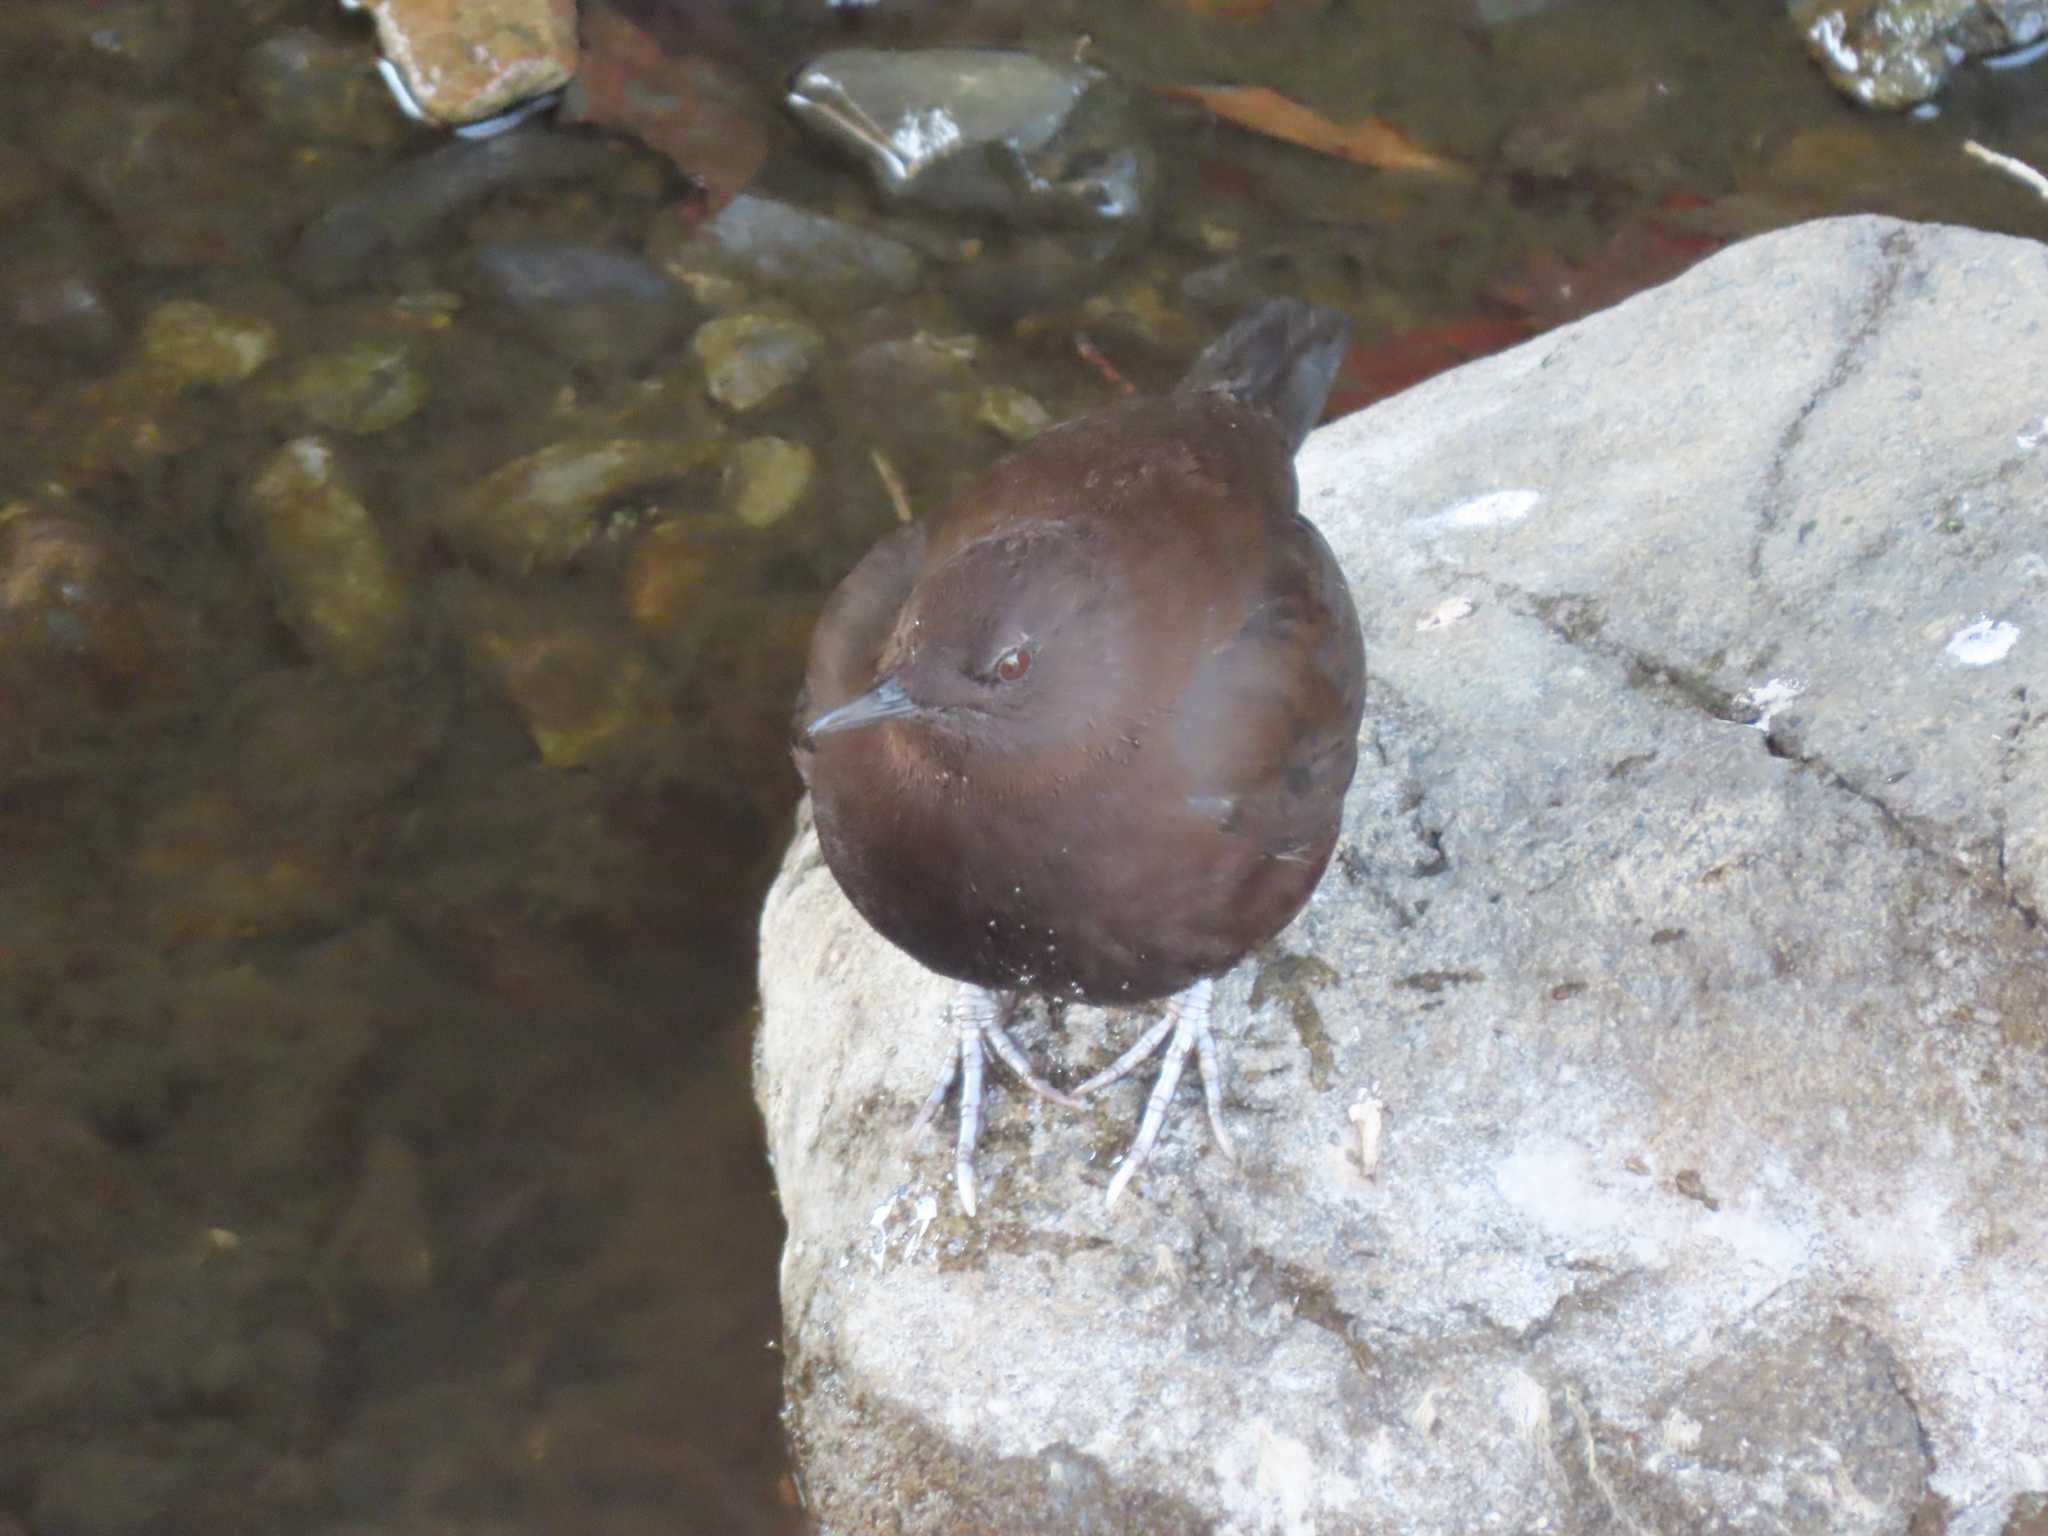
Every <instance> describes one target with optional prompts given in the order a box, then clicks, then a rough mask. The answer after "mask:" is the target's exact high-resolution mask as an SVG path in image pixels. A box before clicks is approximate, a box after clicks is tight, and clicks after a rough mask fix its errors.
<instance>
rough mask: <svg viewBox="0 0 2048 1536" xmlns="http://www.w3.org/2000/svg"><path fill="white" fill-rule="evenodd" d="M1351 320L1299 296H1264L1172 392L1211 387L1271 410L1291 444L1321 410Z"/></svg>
mask: <svg viewBox="0 0 2048 1536" xmlns="http://www.w3.org/2000/svg"><path fill="white" fill-rule="evenodd" d="M1350 335H1351V322H1350V321H1349V320H1347V319H1345V318H1344V316H1343V315H1341V314H1339V313H1338V312H1337V311H1336V310H1334V309H1323V308H1320V307H1319V306H1317V305H1314V304H1308V303H1304V302H1303V301H1302V300H1300V299H1267V300H1266V301H1265V302H1263V303H1261V304H1258V305H1256V306H1255V307H1253V308H1252V309H1249V310H1247V311H1246V312H1245V313H1244V314H1242V315H1240V316H1239V317H1238V319H1237V323H1236V324H1234V325H1232V326H1231V328H1230V329H1229V330H1227V331H1225V332H1224V333H1223V334H1222V335H1221V336H1219V337H1217V338H1216V340H1214V341H1213V342H1211V343H1210V344H1209V346H1208V348H1207V349H1206V350H1205V351H1204V352H1203V353H1202V355H1201V356H1200V357H1198V358H1196V359H1195V361H1194V365H1193V366H1192V367H1190V368H1189V369H1188V371H1187V375H1186V377H1184V378H1183V379H1182V380H1181V381H1180V383H1179V384H1178V385H1177V386H1175V388H1176V390H1178V391H1189V390H1203V389H1213V390H1218V391H1221V392H1222V393H1224V394H1226V395H1231V396H1233V397H1235V398H1236V399H1239V400H1242V401H1243V402H1244V403H1245V404H1247V405H1254V406H1258V407H1260V408H1262V409H1264V410H1267V411H1270V412H1272V413H1273V416H1274V417H1275V419H1277V420H1278V421H1279V423H1280V425H1281V427H1282V429H1283V430H1284V431H1285V432H1286V433H1287V443H1288V447H1289V448H1290V449H1292V448H1299V447H1300V446H1301V441H1302V439H1303V438H1305V437H1307V436H1308V434H1309V431H1310V429H1311V428H1312V427H1314V426H1315V424H1316V419H1317V418H1318V417H1319V416H1321V415H1322V413H1323V401H1324V400H1325V399H1326V398H1327V397H1328V395H1329V393H1330V380H1331V379H1332V378H1333V377H1334V376H1335V374H1336V372H1337V363H1338V361H1339V360H1340V359H1341V358H1342V357H1343V356H1344V344H1345V342H1346V341H1347V340H1349V338H1350Z"/></svg>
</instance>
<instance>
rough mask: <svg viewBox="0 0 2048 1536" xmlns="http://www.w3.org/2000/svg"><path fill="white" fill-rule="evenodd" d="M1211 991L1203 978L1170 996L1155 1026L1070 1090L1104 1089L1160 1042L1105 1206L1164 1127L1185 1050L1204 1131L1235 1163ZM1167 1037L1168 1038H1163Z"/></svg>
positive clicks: (1113, 1201) (1141, 1162)
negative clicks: (1146, 1094)
mask: <svg viewBox="0 0 2048 1536" xmlns="http://www.w3.org/2000/svg"><path fill="white" fill-rule="evenodd" d="M1215 990H1216V984H1215V983H1214V982H1213V981H1211V980H1210V979H1209V978H1207V977H1204V978H1203V979H1202V980H1200V981H1198V982H1196V983H1195V984H1194V985H1193V986H1191V987H1189V988H1187V989H1186V990H1185V991H1181V992H1176V993H1175V994H1174V995H1173V997H1172V998H1170V999H1169V1000H1168V1002H1167V1004H1166V1012H1165V1013H1164V1014H1163V1015H1161V1017H1160V1019H1159V1022H1158V1023H1156V1024H1154V1025H1153V1026H1152V1027H1151V1028H1150V1029H1148V1030H1146V1031H1145V1033H1144V1034H1143V1035H1141V1036H1140V1037H1139V1038H1138V1043H1137V1044H1136V1045H1134V1046H1132V1047H1131V1048H1130V1049H1129V1050H1128V1051H1125V1052H1124V1053H1123V1055H1121V1056H1119V1057H1117V1059H1116V1060H1115V1061H1113V1062H1111V1063H1110V1064H1109V1065H1108V1066H1106V1067H1104V1068H1103V1069H1102V1070H1101V1071H1100V1072H1098V1073H1096V1074H1095V1075H1094V1076H1093V1077H1091V1078H1089V1079H1088V1081H1087V1082H1085V1083H1082V1084H1081V1085H1080V1086H1079V1087H1078V1088H1076V1089H1075V1090H1074V1096H1075V1097H1076V1098H1086V1097H1087V1096H1088V1095H1089V1094H1091V1093H1093V1092H1095V1090H1096V1089H1098V1088H1106V1087H1108V1086H1109V1085H1110V1084H1111V1083H1113V1082H1115V1081H1116V1080H1117V1079H1118V1078H1120V1077H1124V1076H1127V1075H1128V1074H1129V1073H1130V1072H1131V1071H1132V1070H1133V1069H1134V1068H1135V1067H1136V1066H1137V1065H1138V1064H1139V1063H1140V1062H1142V1061H1144V1060H1145V1059H1146V1058H1147V1057H1149V1056H1152V1055H1153V1054H1154V1053H1156V1052H1157V1051H1158V1050H1159V1043H1160V1042H1161V1041H1162V1040H1165V1041H1166V1055H1165V1059H1164V1061H1163V1062H1162V1064H1161V1065H1160V1068H1159V1080H1158V1081H1157V1082H1155V1083H1154V1084H1153V1085H1152V1096H1151V1097H1150V1098H1148V1099H1147V1100H1146V1101H1145V1114H1144V1118H1143V1119H1141V1120H1140V1121H1139V1122H1138V1135H1137V1139H1136V1140H1135V1141H1133V1142H1132V1143H1131V1150H1130V1151H1128V1152H1126V1153H1125V1154H1124V1160H1123V1164H1122V1166H1121V1167H1119V1168H1118V1169H1117V1171H1116V1176H1115V1177H1114V1178H1112V1179H1111V1180H1110V1181H1109V1195H1108V1197H1107V1199H1106V1200H1105V1201H1104V1204H1105V1205H1110V1206H1114V1205H1115V1204H1116V1202H1117V1199H1118V1197H1119V1196H1121V1195H1122V1194H1123V1192H1124V1188H1125V1186H1126V1185H1128V1184H1129V1183H1130V1182H1131V1180H1132V1179H1133V1178H1135V1177H1136V1176H1137V1173H1138V1170H1139V1169H1141V1168H1143V1167H1144V1166H1145V1161H1146V1159H1147V1158H1149V1157H1151V1155H1152V1148H1153V1146H1154V1144H1155V1143H1157V1142H1158V1140H1159V1132H1160V1130H1161V1128H1162V1127H1164V1126H1165V1124H1166V1106H1167V1105H1168V1104H1170V1103H1172V1102H1173V1090H1174V1089H1175V1088H1177V1087H1179V1086H1180V1074H1181V1069H1182V1068H1183V1067H1185V1066H1186V1065H1187V1059H1188V1053H1189V1052H1190V1051H1192V1052H1193V1053H1194V1056H1195V1065H1196V1069H1197V1070H1198V1071H1199V1072H1200V1073H1201V1078H1202V1099H1203V1102H1204V1103H1205V1104H1207V1105H1208V1108H1209V1129H1210V1130H1211V1131H1213V1132H1214V1133H1215V1136H1216V1147H1217V1150H1219V1151H1220V1152H1222V1154H1223V1155H1224V1156H1225V1157H1226V1158H1229V1159H1231V1160H1232V1161H1235V1160H1236V1157H1237V1153H1236V1151H1235V1150H1234V1149H1233V1148H1232V1147H1231V1145H1230V1133H1229V1132H1228V1131H1226V1130H1225V1129H1224V1128H1223V1081H1222V1075H1221V1072H1220V1070H1219V1069H1218V1067H1217V1064H1216V1036H1215V1034H1214V1032H1212V1031H1211V1030H1210V1028H1209V1006H1210V1002H1211V999H1212V998H1213V997H1214V994H1215ZM1169 1035H1170V1036H1171V1037H1172V1038H1171V1039H1168V1038H1167V1037H1168V1036H1169Z"/></svg>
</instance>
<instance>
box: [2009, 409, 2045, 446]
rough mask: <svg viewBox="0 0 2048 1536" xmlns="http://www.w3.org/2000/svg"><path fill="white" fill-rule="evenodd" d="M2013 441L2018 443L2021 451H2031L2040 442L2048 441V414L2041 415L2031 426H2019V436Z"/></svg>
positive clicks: (2039, 444)
mask: <svg viewBox="0 0 2048 1536" xmlns="http://www.w3.org/2000/svg"><path fill="white" fill-rule="evenodd" d="M2013 441H2014V442H2015V443H2017V444H2019V450H2020V452H2021V453H2032V452H2033V451H2034V450H2035V449H2036V448H2038V447H2040V446H2041V444H2042V443H2044V442H2048V416H2043V417H2042V418H2041V419H2040V420H2039V421H2037V422H2035V423H2034V424H2033V425H2032V426H2031V427H2021V428H2020V432H2019V436H2018V437H2016V438H2014V439H2013Z"/></svg>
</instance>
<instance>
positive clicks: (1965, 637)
mask: <svg viewBox="0 0 2048 1536" xmlns="http://www.w3.org/2000/svg"><path fill="white" fill-rule="evenodd" d="M2019 638H2020V631H2019V626H2018V625H2017V624H2008V623H2006V622H2005V621H2004V620H2003V619H1993V618H1991V617H1989V616H1988V615H1987V616H1986V617H1983V618H1980V619H1978V620H1977V622H1976V623H1974V624H1965V625H1964V626H1963V627H1962V628H1961V629H1959V630H1957V631H1956V632H1955V633H1954V634H1952V635H1950V636H1949V637H1948V644H1947V645H1945V646H1943V647H1942V649H1943V650H1945V651H1946V652H1947V653H1948V654H1949V656H1950V657H1951V658H1953V659H1954V660H1956V661H1958V662H1960V663H1962V665H1964V666H1966V667H1988V666H1990V665H1991V664H1992V663H1993V662H1998V661H2003V660H2005V658H2006V657H2007V656H2008V655H2009V654H2011V651H2012V648H2013V646H2014V645H2015V644H2016V643H2017V642H2018V640H2019Z"/></svg>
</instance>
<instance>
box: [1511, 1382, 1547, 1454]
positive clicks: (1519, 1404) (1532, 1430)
mask: <svg viewBox="0 0 2048 1536" xmlns="http://www.w3.org/2000/svg"><path fill="white" fill-rule="evenodd" d="M1500 1406H1501V1411H1502V1412H1503V1413H1505V1414H1506V1415H1507V1418H1508V1422H1509V1423H1510V1424H1512V1425H1513V1426H1514V1427H1515V1433H1516V1434H1518V1435H1520V1436H1522V1438H1523V1439H1525V1440H1548V1439H1549V1438H1550V1394H1549V1393H1548V1392H1547V1391H1545V1390H1544V1387H1543V1383H1542V1382H1540V1381H1538V1380H1537V1379H1536V1378H1535V1377H1534V1376H1531V1375H1530V1374H1529V1373H1528V1372H1527V1371H1510V1372H1508V1379H1507V1382H1506V1384H1505V1385H1504V1386H1503V1387H1502V1388H1501V1392H1500Z"/></svg>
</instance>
